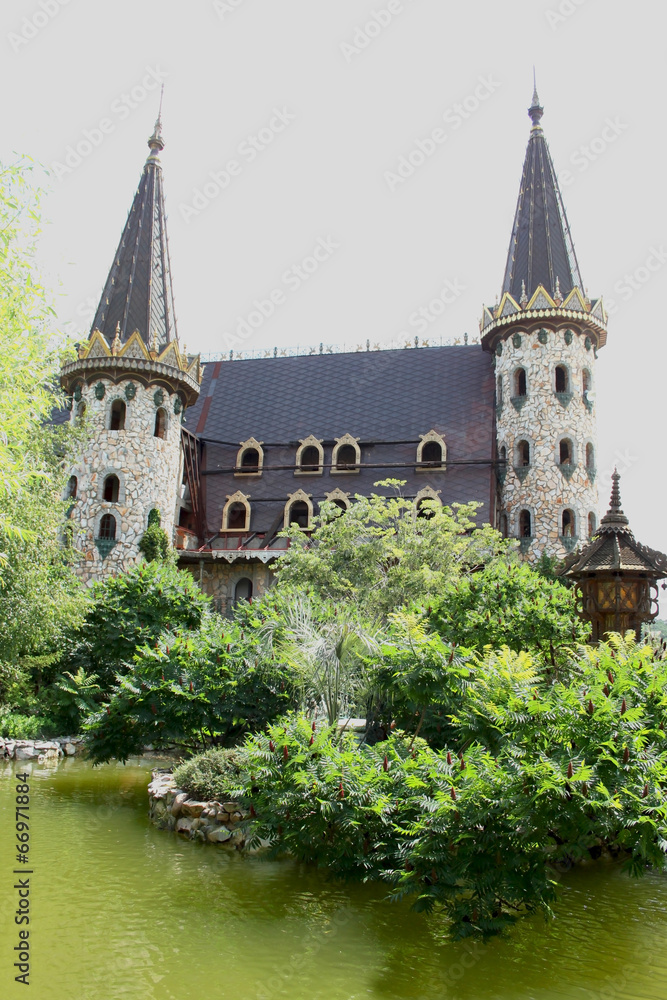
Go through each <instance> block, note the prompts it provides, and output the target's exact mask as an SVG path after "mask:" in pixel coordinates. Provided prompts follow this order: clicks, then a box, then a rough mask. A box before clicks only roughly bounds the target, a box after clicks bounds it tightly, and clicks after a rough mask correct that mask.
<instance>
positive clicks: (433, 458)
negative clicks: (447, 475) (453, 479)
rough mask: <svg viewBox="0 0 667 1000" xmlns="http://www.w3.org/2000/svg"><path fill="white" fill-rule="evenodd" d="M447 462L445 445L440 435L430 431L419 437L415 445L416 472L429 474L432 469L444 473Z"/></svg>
mask: <svg viewBox="0 0 667 1000" xmlns="http://www.w3.org/2000/svg"><path fill="white" fill-rule="evenodd" d="M446 461H447V445H446V444H445V439H444V437H443V436H442V434H439V433H438V432H437V431H436V430H435V429H432V430H430V431H429V432H428V434H420V435H419V444H418V445H417V472H419V471H422V472H429V471H432V470H433V469H440V470H441V471H444V469H445V462H446Z"/></svg>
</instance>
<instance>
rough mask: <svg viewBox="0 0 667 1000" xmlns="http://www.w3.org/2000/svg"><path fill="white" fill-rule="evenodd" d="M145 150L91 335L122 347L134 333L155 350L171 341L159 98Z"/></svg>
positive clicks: (171, 298)
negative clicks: (95, 333) (97, 333)
mask: <svg viewBox="0 0 667 1000" xmlns="http://www.w3.org/2000/svg"><path fill="white" fill-rule="evenodd" d="M148 148H149V150H150V152H149V154H148V158H147V160H146V163H145V165H144V169H143V172H142V174H141V178H140V181H139V187H138V188H137V191H136V194H135V196H134V201H133V202H132V208H131V209H130V214H129V215H128V217H127V222H126V223H125V227H124V229H123V233H122V235H121V238H120V243H119V244H118V249H117V250H116V253H115V256H114V259H113V263H112V265H111V269H110V270H109V275H108V277H107V281H106V284H105V286H104V291H103V292H102V297H101V299H100V304H99V306H98V307H97V312H96V314H95V319H94V320H93V325H92V330H93V331H94V330H99V331H100V333H102V334H103V335H104V337H105V338H106V340H107V342H108V343H111V342H112V340H113V339H114V337H115V336H118V337H120V342H121V343H122V344H124V343H126V341H127V340H128V339H129V338H130V337H131V336H132V334H133V333H134V332H135V330H136V331H138V332H139V334H140V336H141V338H142V339H143V341H144V342H145V343H146V345H149V344H151V343H152V342H153V341H154V338H156V340H157V344H158V347H159V349H160V350H162V349H163V348H164V347H165V346H166V345H167V344H168V343H169V342H170V341H172V340H175V339H177V336H178V335H177V331H176V318H175V314H174V296H173V290H172V285H171V268H170V264H169V247H168V243H167V226H166V214H165V208H164V191H163V181H162V166H161V164H160V158H159V157H160V153H161V152H162V150H163V149H164V139H163V137H162V98H160V110H159V113H158V117H157V120H156V122H155V127H154V129H153V132H152V134H151V136H150V138H149V139H148Z"/></svg>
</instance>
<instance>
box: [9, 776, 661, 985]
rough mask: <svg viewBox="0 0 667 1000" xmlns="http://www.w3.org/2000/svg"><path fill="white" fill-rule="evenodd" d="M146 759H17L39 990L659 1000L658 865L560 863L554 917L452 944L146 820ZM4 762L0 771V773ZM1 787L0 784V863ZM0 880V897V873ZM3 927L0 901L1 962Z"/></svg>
mask: <svg viewBox="0 0 667 1000" xmlns="http://www.w3.org/2000/svg"><path fill="white" fill-rule="evenodd" d="M21 769H23V768H22V767H21ZM149 769H150V762H149V761H143V762H134V763H133V764H131V765H128V766H126V767H122V766H108V767H103V768H97V769H95V770H94V771H93V770H92V769H91V768H90V767H88V766H87V765H85V764H84V763H82V762H80V761H76V760H67V761H63V762H62V763H61V765H60V766H59V767H58V768H57V769H56V771H55V772H54V770H53V768H48V769H47V768H44V767H36V766H33V768H32V777H31V788H32V804H31V813H32V817H33V820H32V827H33V830H32V838H33V839H32V845H33V855H32V860H33V862H34V867H35V873H36V874H35V877H34V878H35V882H34V889H35V894H34V901H35V902H34V920H33V924H32V925H31V932H32V933H31V941H32V943H33V944H34V962H33V993H32V995H33V996H35V997H37V998H39V1000H52V998H53V1000H64V998H69V997H83V998H84V1000H115V998H123V1000H125V998H128V1000H134V998H137V1000H153V998H155V1000H158V998H159V1000H171V998H174V1000H190V998H193V1000H194V998H197V1000H199V998H200V997H203V996H207V997H214V998H217V997H225V998H227V997H234V998H239V1000H255V998H256V1000H276V998H283V997H285V998H289V1000H352V998H357V997H364V998H365V1000H368V998H371V1000H373V998H376V1000H492V998H493V1000H510V998H511V1000H532V998H539V1000H561V998H562V1000H565V998H567V1000H572V998H577V997H586V998H587V1000H588V998H594V1000H607V998H609V1000H611V998H612V997H613V998H619V1000H649V998H651V1000H667V879H665V877H663V876H659V875H655V874H652V875H649V876H647V877H646V878H645V879H643V880H642V881H638V882H635V881H631V880H630V879H629V878H627V877H626V876H625V875H623V874H622V872H621V871H620V868H619V866H618V865H614V864H606V865H602V866H599V865H596V866H591V867H589V868H586V869H582V870H578V871H576V872H570V873H568V874H567V875H566V876H563V877H562V878H561V898H560V900H559V903H558V905H557V914H558V919H557V920H556V921H551V922H549V923H545V922H544V920H543V919H542V918H541V917H535V918H531V919H530V920H527V921H525V922H523V923H521V924H519V925H518V926H517V927H516V928H515V929H514V931H513V932H512V933H511V934H510V935H509V936H508V937H506V938H504V939H502V940H496V941H492V942H491V943H490V944H488V945H480V944H472V943H463V944H458V945H453V944H451V943H449V942H447V941H446V940H445V938H444V932H445V927H444V922H443V920H442V918H438V917H435V918H433V917H432V918H429V919H426V918H424V917H422V916H419V915H416V914H413V913H412V912H411V911H410V910H409V908H408V906H406V905H394V904H388V903H386V902H384V896H385V895H386V891H385V889H384V888H382V887H380V886H364V885H342V884H340V883H338V882H336V881H334V880H332V879H330V878H328V877H327V874H326V873H325V872H318V871H315V870H313V869H311V868H308V867H306V866H303V865H298V864H295V863H293V862H289V861H285V862H279V863H277V862H266V861H264V860H262V859H261V858H257V857H255V858H246V857H243V856H241V855H239V854H237V853H230V852H227V851H225V850H223V849H220V848H211V847H208V846H206V845H202V844H198V843H194V844H191V843H189V842H187V841H183V840H181V839H180V838H178V837H176V836H174V835H171V834H167V833H164V832H161V831H158V830H155V829H154V828H153V827H152V826H151V825H150V824H149V823H148V820H147V815H146V785H147V782H148V773H149ZM10 772H11V768H8V767H7V765H4V766H3V767H2V768H1V769H0V776H1V777H4V778H8V777H10V776H11V774H10ZM12 794H13V789H12V784H11V782H10V781H9V780H6V781H0V830H1V831H2V835H1V836H0V841H1V843H0V863H1V865H2V871H3V872H5V873H9V872H11V869H12V867H13V863H12V856H11V853H10V848H11V842H10V836H11V834H10V824H11V822H12V820H13V816H12V815H11V812H10V811H11V810H12V809H13V799H12ZM2 884H3V898H4V896H5V894H6V892H7V887H8V886H11V883H10V882H8V880H7V877H6V876H3V883H2ZM13 935H14V927H13V924H12V922H11V916H10V914H9V907H8V906H3V908H2V913H1V914H0V941H1V942H2V945H1V946H0V947H1V948H2V951H3V962H5V966H4V968H7V963H8V959H7V954H8V951H9V950H10V946H9V942H10V941H11V940H12V939H13ZM12 985H13V984H12ZM2 995H3V997H4V996H8V997H9V998H10V1000H13V998H14V996H23V993H22V992H20V989H19V987H18V986H16V987H15V988H14V989H13V990H12V989H11V988H10V990H9V993H7V992H6V991H4V990H3V994H2Z"/></svg>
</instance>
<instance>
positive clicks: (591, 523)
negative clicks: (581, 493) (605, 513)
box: [588, 511, 598, 538]
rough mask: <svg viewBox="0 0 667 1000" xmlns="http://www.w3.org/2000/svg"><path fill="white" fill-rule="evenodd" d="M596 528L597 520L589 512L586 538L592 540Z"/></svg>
mask: <svg viewBox="0 0 667 1000" xmlns="http://www.w3.org/2000/svg"><path fill="white" fill-rule="evenodd" d="M597 526H598V519H597V517H596V516H595V514H594V513H593V512H592V511H591V513H590V514H589V515H588V537H589V538H592V537H593V535H594V534H595V532H596V530H597Z"/></svg>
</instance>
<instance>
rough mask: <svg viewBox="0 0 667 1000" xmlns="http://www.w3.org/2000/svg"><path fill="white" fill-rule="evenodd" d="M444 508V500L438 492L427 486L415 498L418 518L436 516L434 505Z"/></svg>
mask: <svg viewBox="0 0 667 1000" xmlns="http://www.w3.org/2000/svg"><path fill="white" fill-rule="evenodd" d="M434 503H435V504H436V505H437V506H438V507H441V506H442V500H441V499H440V494H439V492H438V491H437V490H434V489H433V487H432V486H425V487H424V489H422V490H420V491H419V493H418V494H417V496H416V497H415V514H416V516H417V517H424V518H431V517H433V515H434V514H435V510H434V507H433V504H434Z"/></svg>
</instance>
